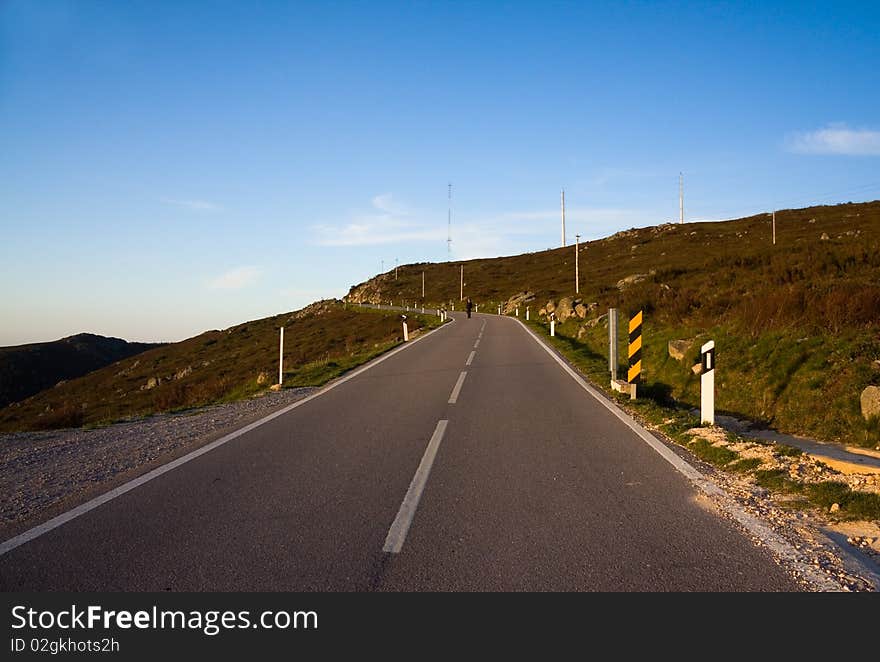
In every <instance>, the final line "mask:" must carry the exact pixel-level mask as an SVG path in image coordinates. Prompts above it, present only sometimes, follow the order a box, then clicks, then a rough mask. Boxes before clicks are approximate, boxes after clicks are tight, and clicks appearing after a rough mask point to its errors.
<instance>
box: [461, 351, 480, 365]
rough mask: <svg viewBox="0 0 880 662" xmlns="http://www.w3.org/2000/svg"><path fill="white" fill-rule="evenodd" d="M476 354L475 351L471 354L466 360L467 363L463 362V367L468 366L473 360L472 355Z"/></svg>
mask: <svg viewBox="0 0 880 662" xmlns="http://www.w3.org/2000/svg"><path fill="white" fill-rule="evenodd" d="M476 353H477V350H474V351H472V352H471V355H470V356H469V357H468V358H467V361H465V362H464V364H465V365H470V364H471V361H473V360H474V355H475V354H476Z"/></svg>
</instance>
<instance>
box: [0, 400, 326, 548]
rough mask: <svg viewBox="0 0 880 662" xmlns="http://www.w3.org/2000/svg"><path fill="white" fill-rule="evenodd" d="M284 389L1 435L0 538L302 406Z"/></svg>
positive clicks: (25, 528) (3, 538)
mask: <svg viewBox="0 0 880 662" xmlns="http://www.w3.org/2000/svg"><path fill="white" fill-rule="evenodd" d="M315 390H317V389H315V388H309V387H304V388H290V389H284V390H282V391H279V392H268V393H266V394H265V395H262V396H260V397H255V398H250V399H247V400H240V401H238V402H232V403H228V404H222V405H214V406H210V407H204V408H201V409H197V410H192V411H187V412H182V413H174V414H158V415H155V416H151V417H149V418H145V419H142V420H137V421H131V422H125V423H117V424H114V425H110V426H107V427H103V428H97V429H91V430H89V429H81V428H80V429H67V430H52V431H45V432H16V433H10V434H0V493H2V494H3V495H4V498H3V502H2V505H0V539H2V540H7V539H9V538H11V537H12V536H15V535H17V534H19V533H21V532H23V531H26V530H27V529H29V528H31V527H32V526H35V525H37V524H39V523H41V522H44V521H46V520H48V519H50V518H52V517H54V516H56V515H58V514H60V513H61V512H64V511H66V510H68V509H70V508H72V507H74V506H76V505H78V504H80V503H83V502H85V501H87V500H89V499H91V498H93V497H95V496H98V495H99V494H103V493H105V492H107V491H109V490H111V489H113V488H114V487H117V486H118V485H121V484H123V483H125V482H127V481H129V480H131V479H132V478H135V477H137V476H139V475H142V474H144V473H146V472H147V471H150V470H151V469H154V468H155V467H157V466H160V465H162V464H165V463H167V462H170V461H171V460H173V459H175V458H177V457H180V456H182V455H184V454H186V453H188V452H190V451H192V450H195V449H196V448H199V447H200V446H203V445H205V444H207V443H210V442H211V441H214V440H215V439H219V438H220V437H222V436H223V435H225V434H227V433H229V432H231V431H233V430H235V429H237V428H240V427H242V426H244V425H247V424H248V423H251V422H253V421H255V420H257V419H259V418H262V417H263V416H266V415H268V414H270V413H272V412H273V411H276V410H278V409H280V408H282V407H285V406H287V405H289V404H291V403H293V402H296V401H297V400H301V399H302V398H304V397H306V396H307V395H309V394H310V393H312V392H314V391H315Z"/></svg>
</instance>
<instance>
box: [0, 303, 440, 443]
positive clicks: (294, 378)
mask: <svg viewBox="0 0 880 662" xmlns="http://www.w3.org/2000/svg"><path fill="white" fill-rule="evenodd" d="M407 322H408V323H409V328H410V331H411V332H415V333H417V332H418V330H419V329H420V328H423V327H425V326H434V325H436V324H437V317H436V316H432V317H430V318H428V317H422V316H417V315H410V317H409V319H408V320H407ZM281 326H283V327H284V375H285V377H284V386H318V385H321V384H324V383H325V382H327V381H328V380H329V379H332V378H334V377H336V376H338V375H339V374H341V373H343V372H345V371H346V370H349V369H350V368H352V367H354V366H356V365H360V364H361V363H363V362H364V361H366V360H369V359H370V358H372V357H373V356H376V355H377V354H379V353H381V352H384V351H385V350H387V349H389V348H390V347H393V346H394V345H396V344H398V343H400V342H401V341H402V338H401V336H402V326H401V320H400V314H399V313H397V312H391V311H376V310H372V309H360V308H359V307H355V306H345V305H343V304H342V303H341V302H338V301H333V300H327V301H319V302H316V303H313V304H311V305H310V306H307V307H306V308H303V309H302V310H299V311H296V312H289V313H283V314H281V315H275V316H273V317H266V318H264V319H259V320H252V321H250V322H244V323H242V324H238V325H236V326H233V327H230V328H228V329H224V330H222V331H206V332H205V333H202V334H200V335H198V336H195V337H193V338H189V339H187V340H182V341H181V342H177V343H170V344H167V345H162V346H160V347H153V348H151V349H149V350H148V351H146V352H143V353H141V354H138V355H137V356H129V357H128V358H126V359H122V360H120V361H117V362H115V363H112V364H110V365H105V366H104V367H103V368H101V369H99V370H95V371H93V372H90V373H88V374H87V375H84V376H82V377H79V378H78V379H70V380H69V381H67V382H64V383H63V384H61V385H59V386H57V387H54V388H50V389H47V390H45V391H42V392H40V393H37V394H36V395H33V396H32V397H30V398H27V399H25V400H23V401H21V402H14V403H12V404H10V405H8V406H6V407H4V408H2V409H0V431H4V432H11V431H20V430H43V429H51V428H66V427H79V426H81V425H101V424H105V423H112V422H114V421H118V420H121V419H125V418H131V417H140V416H148V415H150V414H154V413H156V412H163V411H173V410H181V409H187V408H191V407H197V406H201V405H206V404H212V403H217V402H225V401H230V400H235V399H239V398H244V397H249V396H251V395H255V394H258V393H259V392H261V391H265V390H267V389H269V388H270V387H271V386H272V385H273V384H274V383H275V382H276V381H278V335H279V334H278V329H279V327H281ZM120 342H121V341H120Z"/></svg>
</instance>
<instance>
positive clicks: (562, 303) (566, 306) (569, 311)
mask: <svg viewBox="0 0 880 662" xmlns="http://www.w3.org/2000/svg"><path fill="white" fill-rule="evenodd" d="M572 303H573V302H572V300H571V297H563V298H562V299H560V300H559V304H558V305H557V306H556V310H555V311H554V312H555V313H556V319H558V320H559V323H560V324H561V323H563V322H565V321H566V320H567V319H568V318H569V317H571V316H572V315H574V306H572Z"/></svg>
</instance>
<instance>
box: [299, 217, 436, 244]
mask: <svg viewBox="0 0 880 662" xmlns="http://www.w3.org/2000/svg"><path fill="white" fill-rule="evenodd" d="M312 229H313V230H314V232H315V234H316V238H315V243H316V244H318V245H319V246H378V245H380V244H397V243H402V242H407V241H439V240H441V239H443V238H445V237H446V232H445V230H443V229H440V228H431V227H429V226H427V225H424V224H422V223H419V222H416V221H412V222H402V221H400V220H397V219H394V218H389V217H384V216H375V217H369V216H364V217H360V218H358V219H356V220H355V221H354V222H352V223H347V224H346V225H342V226H333V225H316V226H314V227H313V228H312Z"/></svg>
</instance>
